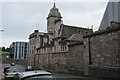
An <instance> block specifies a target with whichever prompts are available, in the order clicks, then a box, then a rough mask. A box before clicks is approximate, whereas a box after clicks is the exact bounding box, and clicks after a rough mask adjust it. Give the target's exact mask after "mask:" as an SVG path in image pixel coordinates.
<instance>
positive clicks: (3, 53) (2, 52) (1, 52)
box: [0, 51, 9, 56]
mask: <svg viewBox="0 0 120 80" xmlns="http://www.w3.org/2000/svg"><path fill="white" fill-rule="evenodd" d="M0 54H2V55H5V56H7V55H9V52H6V51H0Z"/></svg>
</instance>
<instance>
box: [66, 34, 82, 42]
mask: <svg viewBox="0 0 120 80" xmlns="http://www.w3.org/2000/svg"><path fill="white" fill-rule="evenodd" d="M67 40H68V41H83V36H82V35H81V34H73V35H72V36H71V37H69V38H68V39H67Z"/></svg>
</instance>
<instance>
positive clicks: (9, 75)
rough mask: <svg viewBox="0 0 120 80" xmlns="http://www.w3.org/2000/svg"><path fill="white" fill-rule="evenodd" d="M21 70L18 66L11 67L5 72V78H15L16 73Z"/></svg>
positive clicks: (9, 79)
mask: <svg viewBox="0 0 120 80" xmlns="http://www.w3.org/2000/svg"><path fill="white" fill-rule="evenodd" d="M17 72H19V71H18V70H17V69H16V68H9V69H7V70H6V72H5V80H13V77H14V76H15V75H16V73H17Z"/></svg>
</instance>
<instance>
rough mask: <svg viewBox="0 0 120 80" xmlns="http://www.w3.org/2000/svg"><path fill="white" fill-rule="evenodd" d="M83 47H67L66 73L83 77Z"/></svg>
mask: <svg viewBox="0 0 120 80" xmlns="http://www.w3.org/2000/svg"><path fill="white" fill-rule="evenodd" d="M84 49H85V48H84V45H83V44H81V45H74V44H73V45H69V49H68V55H67V68H68V73H71V74H76V73H77V75H83V74H84V71H83V68H84V59H83V54H84Z"/></svg>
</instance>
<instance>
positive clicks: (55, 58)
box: [35, 52, 68, 73]
mask: <svg viewBox="0 0 120 80" xmlns="http://www.w3.org/2000/svg"><path fill="white" fill-rule="evenodd" d="M67 54H68V53H67V52H61V53H40V54H36V56H35V69H45V70H48V71H55V72H65V73H66V72H67V66H66V65H67V63H66V60H67V58H66V56H67Z"/></svg>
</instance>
